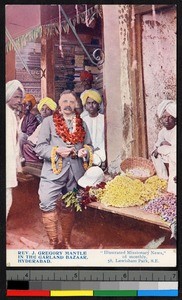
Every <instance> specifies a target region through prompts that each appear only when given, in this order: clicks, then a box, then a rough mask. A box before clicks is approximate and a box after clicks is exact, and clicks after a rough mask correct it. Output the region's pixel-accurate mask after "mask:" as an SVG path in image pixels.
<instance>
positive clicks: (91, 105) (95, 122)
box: [80, 89, 106, 167]
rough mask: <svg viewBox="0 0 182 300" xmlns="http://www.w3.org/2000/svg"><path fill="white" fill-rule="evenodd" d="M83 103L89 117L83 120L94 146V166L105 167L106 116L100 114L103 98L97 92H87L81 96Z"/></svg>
mask: <svg viewBox="0 0 182 300" xmlns="http://www.w3.org/2000/svg"><path fill="white" fill-rule="evenodd" d="M80 97H81V101H82V104H83V106H84V107H85V109H86V111H87V112H88V115H86V116H83V117H82V119H83V120H84V121H85V123H86V124H87V127H88V130H89V132H90V136H91V139H92V145H93V147H94V155H93V164H94V165H96V166H100V167H104V163H105V160H106V153H105V137H104V133H105V132H104V115H103V114H100V113H99V108H100V104H101V103H102V97H101V95H100V94H99V92H98V91H97V90H94V89H90V90H86V91H85V92H83V93H82V94H81V96H80Z"/></svg>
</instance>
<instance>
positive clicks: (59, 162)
mask: <svg viewBox="0 0 182 300" xmlns="http://www.w3.org/2000/svg"><path fill="white" fill-rule="evenodd" d="M57 148H58V147H53V148H52V150H51V167H52V171H53V173H54V174H56V175H58V174H59V173H61V170H62V166H63V161H62V157H61V156H60V157H59V159H58V162H57V163H58V169H57V168H56V162H55V161H56V150H57Z"/></svg>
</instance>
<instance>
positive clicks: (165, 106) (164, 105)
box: [157, 100, 176, 118]
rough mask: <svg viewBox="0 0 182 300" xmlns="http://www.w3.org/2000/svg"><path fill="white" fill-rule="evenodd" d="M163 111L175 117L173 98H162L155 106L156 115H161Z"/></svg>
mask: <svg viewBox="0 0 182 300" xmlns="http://www.w3.org/2000/svg"><path fill="white" fill-rule="evenodd" d="M164 111H167V112H168V113H169V114H170V115H171V116H173V117H174V118H176V103H175V102H174V101H173V100H163V101H162V102H161V103H160V104H159V105H158V107H157V115H158V117H159V118H161V117H162V115H163V113H164Z"/></svg>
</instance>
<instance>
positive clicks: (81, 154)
mask: <svg viewBox="0 0 182 300" xmlns="http://www.w3.org/2000/svg"><path fill="white" fill-rule="evenodd" d="M86 156H87V151H86V150H85V148H81V149H80V150H78V157H86Z"/></svg>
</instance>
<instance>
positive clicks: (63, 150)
mask: <svg viewBox="0 0 182 300" xmlns="http://www.w3.org/2000/svg"><path fill="white" fill-rule="evenodd" d="M73 150H74V147H70V148H67V147H58V148H57V150H56V153H57V154H59V155H60V156H61V157H63V158H64V157H68V156H69V155H70V153H71V152H72V151H73Z"/></svg>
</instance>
